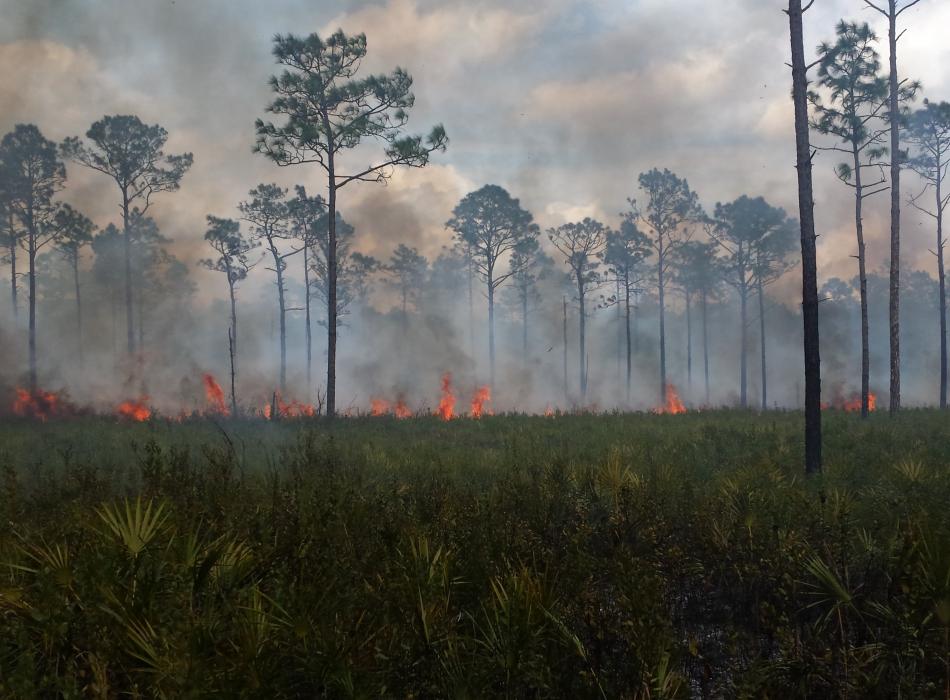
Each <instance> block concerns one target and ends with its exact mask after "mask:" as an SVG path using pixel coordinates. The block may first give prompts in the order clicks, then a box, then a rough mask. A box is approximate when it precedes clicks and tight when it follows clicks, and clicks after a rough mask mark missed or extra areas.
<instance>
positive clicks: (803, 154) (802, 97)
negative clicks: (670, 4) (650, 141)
mask: <svg viewBox="0 0 950 700" xmlns="http://www.w3.org/2000/svg"><path fill="white" fill-rule="evenodd" d="M788 23H789V34H790V39H791V49H792V88H793V89H792V95H793V102H794V105H795V150H796V165H795V167H796V168H797V170H798V205H799V221H800V223H801V246H802V325H803V330H804V356H805V358H804V359H805V473H806V474H815V473H818V472H820V471H821V355H820V352H819V342H818V341H819V334H818V260H817V254H816V250H815V249H816V245H815V202H814V194H813V191H812V162H811V159H812V152H811V143H810V142H809V135H808V75H807V67H806V64H805V42H804V36H803V30H802V0H789V2H788Z"/></svg>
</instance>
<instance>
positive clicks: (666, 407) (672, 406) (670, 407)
mask: <svg viewBox="0 0 950 700" xmlns="http://www.w3.org/2000/svg"><path fill="white" fill-rule="evenodd" d="M664 393H665V395H666V401H665V403H664V404H663V406H661V407H660V408H657V409H654V411H653V412H654V413H669V414H674V415H675V414H678V413H686V406H684V405H683V402H682V401H681V400H680V397H679V394H677V393H676V387H675V386H673V385H672V384H667V385H666V388H665V391H664Z"/></svg>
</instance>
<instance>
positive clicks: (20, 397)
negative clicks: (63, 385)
mask: <svg viewBox="0 0 950 700" xmlns="http://www.w3.org/2000/svg"><path fill="white" fill-rule="evenodd" d="M13 412H14V413H15V414H16V415H18V416H25V417H28V418H38V419H39V420H41V421H45V420H46V419H47V418H54V417H56V416H62V415H64V414H66V413H68V412H69V406H68V404H67V403H66V401H65V400H64V399H63V397H62V396H60V395H59V394H57V393H56V392H54V391H45V390H43V389H37V390H36V391H33V392H31V391H29V390H27V389H21V388H19V387H18V388H17V389H16V398H15V399H14V400H13Z"/></svg>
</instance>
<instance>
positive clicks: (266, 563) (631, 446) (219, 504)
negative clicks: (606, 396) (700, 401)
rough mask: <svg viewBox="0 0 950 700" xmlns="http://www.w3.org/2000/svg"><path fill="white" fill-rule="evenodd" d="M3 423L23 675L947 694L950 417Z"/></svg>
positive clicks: (420, 686) (625, 692)
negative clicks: (807, 425) (816, 453)
mask: <svg viewBox="0 0 950 700" xmlns="http://www.w3.org/2000/svg"><path fill="white" fill-rule="evenodd" d="M825 431H826V432H825V438H826V439H825V458H826V471H825V473H824V475H823V476H821V477H819V478H816V479H809V480H806V479H805V478H804V476H803V474H802V468H801V452H802V441H801V435H800V433H801V419H800V417H799V416H798V415H797V414H793V413H770V414H766V415H761V416H757V415H754V414H751V413H743V412H720V411H717V412H709V413H693V414H688V415H685V416H653V415H605V416H589V415H578V416H562V417H557V418H544V417H531V416H495V417H488V418H485V419H482V420H480V421H472V420H457V421H452V422H451V423H442V422H440V421H437V420H435V419H426V418H422V419H413V420H407V421H397V420H393V419H388V418H378V419H377V418H362V419H347V420H339V421H337V422H336V423H335V424H333V425H332V426H331V425H329V424H327V423H325V422H321V421H285V422H274V423H268V422H264V421H222V422H218V423H214V422H211V421H206V420H195V421H185V422H183V423H173V422H162V421H153V422H149V423H143V424H127V423H118V422H116V421H110V420H107V419H102V418H92V417H83V418H77V419H75V420H71V421H63V422H50V423H45V424H41V423H33V422H27V421H17V420H6V421H3V422H0V480H2V483H0V488H2V493H0V696H2V697H7V696H9V697H24V698H32V697H119V696H129V695H131V696H140V697H169V698H171V697H223V698H229V697H267V698H272V697H314V696H322V697H420V698H421V697H471V698H481V697H495V696H500V697H512V698H522V697H530V698H537V697H579V698H584V697H591V698H604V697H606V698H679V697H771V698H786V697H845V698H892V697H897V696H901V697H914V698H917V697H923V698H926V697H934V698H938V697H945V693H946V692H947V690H946V685H945V684H946V683H947V682H948V678H950V672H948V667H947V663H948V660H950V655H948V651H950V649H948V646H950V645H948V629H950V469H948V465H950V418H948V416H946V415H944V414H940V413H938V412H936V411H910V412H906V413H904V414H903V415H901V416H900V417H899V418H896V419H890V418H888V417H887V416H885V415H874V416H872V418H871V419H870V420H868V421H864V422H862V421H861V420H860V419H859V418H858V417H856V416H853V415H845V414H839V413H835V412H831V413H829V414H828V415H827V416H826V421H825Z"/></svg>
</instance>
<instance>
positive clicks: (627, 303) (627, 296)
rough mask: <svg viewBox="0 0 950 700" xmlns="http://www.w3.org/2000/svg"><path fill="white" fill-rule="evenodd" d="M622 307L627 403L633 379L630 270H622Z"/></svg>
mask: <svg viewBox="0 0 950 700" xmlns="http://www.w3.org/2000/svg"><path fill="white" fill-rule="evenodd" d="M623 275H624V277H623V279H624V290H625V291H624V308H625V311H626V313H625V314H624V316H625V322H624V326H625V327H626V332H627V404H629V403H630V384H631V383H632V379H633V357H632V355H631V352H630V350H631V347H630V343H631V338H630V271H629V270H626V269H625V270H624V273H623Z"/></svg>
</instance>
